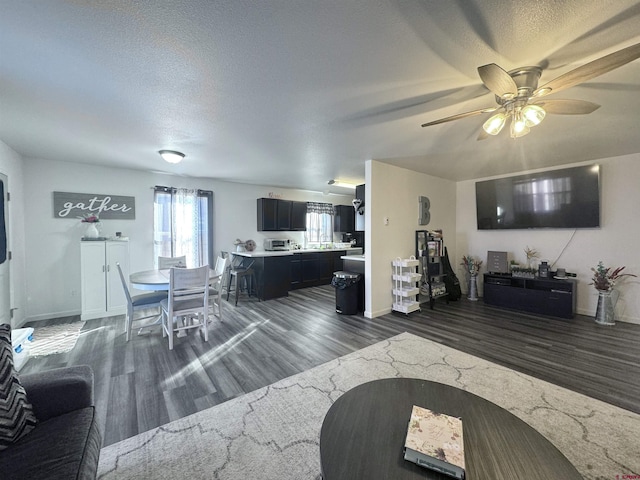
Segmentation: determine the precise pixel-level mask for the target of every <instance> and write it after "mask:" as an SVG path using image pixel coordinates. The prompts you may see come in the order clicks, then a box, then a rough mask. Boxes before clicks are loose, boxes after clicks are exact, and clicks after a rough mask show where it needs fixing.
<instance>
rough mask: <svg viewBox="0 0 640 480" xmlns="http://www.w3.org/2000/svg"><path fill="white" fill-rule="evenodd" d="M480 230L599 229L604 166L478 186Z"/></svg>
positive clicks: (546, 173)
mask: <svg viewBox="0 0 640 480" xmlns="http://www.w3.org/2000/svg"><path fill="white" fill-rule="evenodd" d="M476 211H477V220H478V230H502V229H525V228H597V227H599V226H600V166H599V165H586V166H581V167H572V168H564V169H560V170H549V171H545V172H538V173H530V174H526V175H517V176H514V177H506V178H497V179H494V180H485V181H481V182H476Z"/></svg>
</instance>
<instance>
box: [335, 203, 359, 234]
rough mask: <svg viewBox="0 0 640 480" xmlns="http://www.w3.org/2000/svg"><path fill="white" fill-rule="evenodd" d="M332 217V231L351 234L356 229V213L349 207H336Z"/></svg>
mask: <svg viewBox="0 0 640 480" xmlns="http://www.w3.org/2000/svg"><path fill="white" fill-rule="evenodd" d="M335 209H336V212H335V216H334V217H333V230H334V231H335V232H353V231H354V230H355V227H356V217H355V215H356V212H355V210H354V209H353V207H352V206H350V205H336V206H335Z"/></svg>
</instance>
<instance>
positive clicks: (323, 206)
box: [305, 202, 334, 245]
mask: <svg viewBox="0 0 640 480" xmlns="http://www.w3.org/2000/svg"><path fill="white" fill-rule="evenodd" d="M333 214H334V210H333V205H332V204H331V203H319V202H308V203H307V230H306V232H305V240H306V242H307V245H309V244H314V243H317V244H320V245H323V244H326V243H331V242H332V241H333Z"/></svg>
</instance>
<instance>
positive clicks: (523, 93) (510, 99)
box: [422, 43, 640, 140]
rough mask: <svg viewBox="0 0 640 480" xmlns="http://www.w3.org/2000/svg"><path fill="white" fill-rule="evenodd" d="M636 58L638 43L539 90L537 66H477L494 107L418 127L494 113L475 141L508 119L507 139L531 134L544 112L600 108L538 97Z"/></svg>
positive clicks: (571, 112)
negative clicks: (494, 100)
mask: <svg viewBox="0 0 640 480" xmlns="http://www.w3.org/2000/svg"><path fill="white" fill-rule="evenodd" d="M639 57H640V43H638V44H636V45H632V46H630V47H627V48H623V49H622V50H618V51H617V52H614V53H611V54H609V55H606V56H604V57H601V58H599V59H597V60H594V61H592V62H589V63H587V64H585V65H582V66H581V67H578V68H576V69H574V70H571V71H570V72H567V73H565V74H563V75H560V76H559V77H557V78H555V79H553V80H551V81H550V82H548V83H546V84H544V85H543V86H542V87H539V88H538V80H539V79H540V75H541V74H542V69H541V68H540V67H535V66H534V67H522V68H517V69H515V70H511V71H509V72H506V71H505V70H503V69H502V68H501V67H499V66H498V65H496V64H495V63H490V64H488V65H483V66H482V67H478V74H479V75H480V79H481V80H482V83H484V85H485V86H486V87H487V88H488V89H489V90H490V91H491V92H492V93H493V94H494V95H495V97H496V102H497V103H498V106H497V107H488V108H482V109H479V110H474V111H471V112H466V113H460V114H457V115H452V116H450V117H445V118H441V119H439V120H435V121H433V122H428V123H423V124H422V126H423V127H429V126H431V125H438V124H440V123H445V122H451V121H453V120H459V119H461V118H466V117H471V116H474V115H480V114H482V113H493V112H497V113H494V114H493V115H492V116H491V117H489V119H488V120H486V121H485V122H484V124H483V125H482V128H483V131H482V132H481V133H480V136H479V137H478V140H483V139H484V138H486V134H489V135H498V134H499V133H500V132H501V131H502V130H503V128H504V126H505V125H506V123H507V122H508V121H509V120H511V124H510V128H509V133H510V135H511V137H512V138H518V137H522V136H524V135H526V134H528V133H529V132H530V131H531V127H534V126H536V125H538V124H539V123H540V122H542V120H544V118H545V116H546V114H548V113H550V114H558V115H584V114H588V113H591V112H593V111H595V110H597V109H598V108H600V105H596V104H595V103H592V102H587V101H584V100H561V99H552V100H540V98H542V97H545V96H546V95H550V94H552V93H557V92H559V91H561V90H564V89H566V88H569V87H573V86H575V85H578V84H580V83H582V82H586V81H587V80H591V79H592V78H595V77H597V76H600V75H602V74H604V73H607V72H610V71H611V70H614V69H616V68H618V67H621V66H622V65H625V64H627V63H629V62H632V61H633V60H635V59H637V58H639Z"/></svg>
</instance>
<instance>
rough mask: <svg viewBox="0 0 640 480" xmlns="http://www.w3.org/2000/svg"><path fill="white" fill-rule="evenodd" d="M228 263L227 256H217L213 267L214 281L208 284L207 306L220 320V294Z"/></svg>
mask: <svg viewBox="0 0 640 480" xmlns="http://www.w3.org/2000/svg"><path fill="white" fill-rule="evenodd" d="M228 265H229V258H228V257H218V258H217V259H216V266H215V268H214V272H215V277H216V279H215V281H214V282H213V283H211V284H210V285H209V307H210V308H211V311H212V313H213V315H215V316H216V317H218V318H219V319H220V320H222V295H223V293H224V290H225V288H226V287H227V285H226V279H227V277H226V273H227V267H228Z"/></svg>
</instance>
